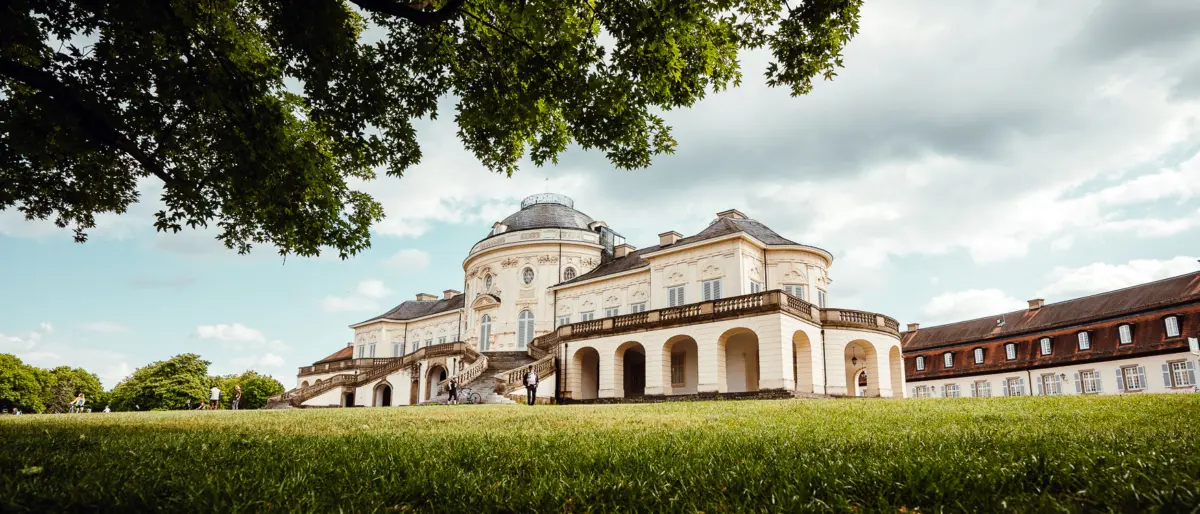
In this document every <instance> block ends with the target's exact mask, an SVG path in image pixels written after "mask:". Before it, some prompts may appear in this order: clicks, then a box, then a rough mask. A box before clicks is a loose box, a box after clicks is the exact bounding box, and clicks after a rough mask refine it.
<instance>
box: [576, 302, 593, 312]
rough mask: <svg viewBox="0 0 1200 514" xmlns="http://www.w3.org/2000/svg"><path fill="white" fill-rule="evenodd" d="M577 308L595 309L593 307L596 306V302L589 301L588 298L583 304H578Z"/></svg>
mask: <svg viewBox="0 0 1200 514" xmlns="http://www.w3.org/2000/svg"><path fill="white" fill-rule="evenodd" d="M579 308H580V309H583V310H585V311H586V310H589V309H595V308H596V304H594V303H592V301H591V300H588V301H586V302H583V305H581V306H579Z"/></svg>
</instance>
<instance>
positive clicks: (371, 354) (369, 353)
mask: <svg viewBox="0 0 1200 514" xmlns="http://www.w3.org/2000/svg"><path fill="white" fill-rule="evenodd" d="M367 348H368V350H367V356H369V357H370V358H372V359H374V358H375V343H371V344H370V345H367Z"/></svg>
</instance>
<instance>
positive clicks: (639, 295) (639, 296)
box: [630, 290, 646, 301]
mask: <svg viewBox="0 0 1200 514" xmlns="http://www.w3.org/2000/svg"><path fill="white" fill-rule="evenodd" d="M630 298H633V299H634V300H635V301H638V300H645V299H646V292H645V291H642V290H637V291H634V292H633V294H632V295H630Z"/></svg>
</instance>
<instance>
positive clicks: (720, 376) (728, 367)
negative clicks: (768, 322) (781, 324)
mask: <svg viewBox="0 0 1200 514" xmlns="http://www.w3.org/2000/svg"><path fill="white" fill-rule="evenodd" d="M717 390H718V391H720V392H723V393H744V392H749V391H757V390H758V334H755V333H754V331H753V330H750V329H747V328H734V329H731V330H729V331H726V332H725V333H724V334H721V337H719V338H718V339H717Z"/></svg>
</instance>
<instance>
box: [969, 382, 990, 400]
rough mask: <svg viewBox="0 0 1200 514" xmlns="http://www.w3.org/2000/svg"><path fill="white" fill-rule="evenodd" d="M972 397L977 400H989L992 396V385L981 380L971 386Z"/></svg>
mask: <svg viewBox="0 0 1200 514" xmlns="http://www.w3.org/2000/svg"><path fill="white" fill-rule="evenodd" d="M971 396H974V397H976V398H988V397H990V396H992V383H991V382H988V381H986V380H980V381H978V382H975V383H973V384H971Z"/></svg>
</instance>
